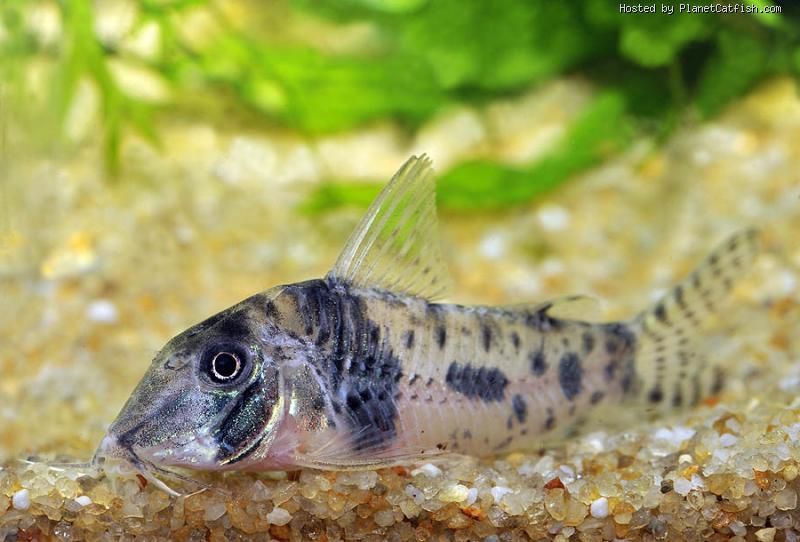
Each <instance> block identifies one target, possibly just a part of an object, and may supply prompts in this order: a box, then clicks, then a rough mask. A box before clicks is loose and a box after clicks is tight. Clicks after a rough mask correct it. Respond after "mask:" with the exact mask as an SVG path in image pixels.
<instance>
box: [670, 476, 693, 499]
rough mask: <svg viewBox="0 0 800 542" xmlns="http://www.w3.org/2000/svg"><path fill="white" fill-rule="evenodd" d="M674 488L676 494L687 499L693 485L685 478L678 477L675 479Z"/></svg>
mask: <svg viewBox="0 0 800 542" xmlns="http://www.w3.org/2000/svg"><path fill="white" fill-rule="evenodd" d="M672 487H673V489H674V490H675V493H677V494H678V495H683V496H684V497H685V496H686V495H688V494H689V492H690V491H691V490H692V483H691V482H690V481H689V480H687V479H686V478H684V477H683V476H678V477H677V478H675V482H674V483H673V485H672Z"/></svg>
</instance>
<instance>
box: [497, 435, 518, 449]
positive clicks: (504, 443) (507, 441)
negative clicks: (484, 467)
mask: <svg viewBox="0 0 800 542" xmlns="http://www.w3.org/2000/svg"><path fill="white" fill-rule="evenodd" d="M513 441H514V437H512V436H508V437H506V438H504V439H503V440H502V441H500V443H499V444H498V445H497V446H495V447H494V450H495V451H496V450H502V449H503V448H506V447H507V446H508V445H509V444H511V443H512V442H513Z"/></svg>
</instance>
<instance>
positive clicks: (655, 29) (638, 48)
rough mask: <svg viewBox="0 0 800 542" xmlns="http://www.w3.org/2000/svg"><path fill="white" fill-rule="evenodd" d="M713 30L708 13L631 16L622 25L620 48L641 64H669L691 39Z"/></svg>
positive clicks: (645, 65)
mask: <svg viewBox="0 0 800 542" xmlns="http://www.w3.org/2000/svg"><path fill="white" fill-rule="evenodd" d="M710 30H711V28H710V24H709V18H708V17H707V16H706V15H704V14H691V15H674V14H673V15H666V14H662V13H656V14H650V15H648V16H646V17H636V18H632V17H629V18H627V19H625V22H624V24H623V26H622V30H621V34H620V45H619V48H620V52H621V53H622V54H623V55H624V56H625V57H627V58H629V59H630V60H632V61H633V62H635V63H636V64H638V65H640V66H644V67H647V68H652V67H657V66H667V65H669V64H670V63H672V62H674V61H675V60H676V58H677V56H678V54H680V52H681V50H682V49H684V48H685V47H686V46H687V45H688V44H689V43H690V42H692V41H697V40H700V39H702V38H705V37H706V36H707V35H708V33H709V32H710Z"/></svg>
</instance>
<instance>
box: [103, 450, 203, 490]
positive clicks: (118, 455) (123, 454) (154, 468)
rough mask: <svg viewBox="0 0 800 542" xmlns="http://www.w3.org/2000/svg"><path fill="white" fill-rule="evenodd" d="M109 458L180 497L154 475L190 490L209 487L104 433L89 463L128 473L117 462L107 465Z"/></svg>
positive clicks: (109, 470) (111, 471) (114, 471)
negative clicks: (182, 483)
mask: <svg viewBox="0 0 800 542" xmlns="http://www.w3.org/2000/svg"><path fill="white" fill-rule="evenodd" d="M109 459H117V460H121V461H122V463H123V464H127V465H129V466H130V467H132V468H133V469H134V471H135V472H136V473H137V474H140V475H141V476H143V477H144V478H145V480H147V481H148V482H151V483H152V484H153V485H155V486H156V487H158V488H159V489H161V490H162V491H164V492H166V493H168V494H170V495H172V496H174V497H180V496H181V495H184V494H183V493H180V492H178V491H175V490H174V489H172V488H171V487H170V486H168V485H167V484H166V483H164V482H163V481H162V480H161V479H159V478H158V477H157V476H156V475H160V476H163V477H164V478H167V479H170V480H177V481H180V482H184V483H187V484H189V485H190V487H192V488H193V489H192V491H196V490H197V489H209V488H210V487H209V486H208V485H207V484H204V483H202V482H200V481H198V480H196V479H194V478H190V477H188V476H185V475H182V474H179V473H177V472H175V471H172V470H168V469H165V468H163V467H160V466H158V465H156V464H155V463H153V462H152V461H149V460H148V459H145V458H143V457H142V456H141V455H139V454H137V453H136V451H135V450H134V449H133V447H132V446H126V445H125V444H123V443H120V442H119V440H118V439H117V438H116V437H114V436H112V435H106V436H105V437H103V440H102V441H101V442H100V445H99V446H98V447H97V451H96V452H95V454H94V456H93V457H92V461H91V464H92V466H94V467H95V468H98V469H101V470H103V471H104V472H106V473H107V474H111V475H114V474H129V473H130V471H128V470H127V469H120V468H118V467H119V464H118V465H117V466H116V468H115V467H112V466H111V465H109V463H110V462H109V461H108V460H109Z"/></svg>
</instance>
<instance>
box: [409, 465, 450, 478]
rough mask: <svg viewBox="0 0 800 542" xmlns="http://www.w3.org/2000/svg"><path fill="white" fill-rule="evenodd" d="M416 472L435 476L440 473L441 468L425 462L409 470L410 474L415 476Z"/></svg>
mask: <svg viewBox="0 0 800 542" xmlns="http://www.w3.org/2000/svg"><path fill="white" fill-rule="evenodd" d="M418 474H424V475H425V476H427V477H428V478H435V477H437V476H441V475H442V469H440V468H439V467H437V466H436V465H434V464H433V463H425V464H424V465H422V466H421V467H419V468H417V469H414V470H412V471H411V476H416V475H418Z"/></svg>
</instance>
